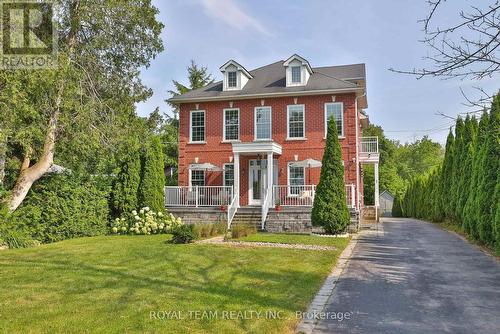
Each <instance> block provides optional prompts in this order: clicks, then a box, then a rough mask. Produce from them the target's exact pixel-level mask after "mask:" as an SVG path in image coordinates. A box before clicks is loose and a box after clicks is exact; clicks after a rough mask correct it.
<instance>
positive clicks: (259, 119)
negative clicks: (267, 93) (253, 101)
mask: <svg viewBox="0 0 500 334" xmlns="http://www.w3.org/2000/svg"><path fill="white" fill-rule="evenodd" d="M262 139H271V107H256V108H255V140H262Z"/></svg>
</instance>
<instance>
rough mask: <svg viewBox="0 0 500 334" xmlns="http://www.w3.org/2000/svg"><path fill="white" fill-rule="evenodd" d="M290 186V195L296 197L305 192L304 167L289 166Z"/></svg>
mask: <svg viewBox="0 0 500 334" xmlns="http://www.w3.org/2000/svg"><path fill="white" fill-rule="evenodd" d="M288 185H289V186H290V187H289V192H290V193H289V195H292V196H295V195H299V194H300V192H301V191H302V190H304V187H303V186H304V185H305V168H304V167H293V166H291V165H290V164H289V165H288Z"/></svg>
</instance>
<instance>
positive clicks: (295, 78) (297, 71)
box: [292, 66, 302, 84]
mask: <svg viewBox="0 0 500 334" xmlns="http://www.w3.org/2000/svg"><path fill="white" fill-rule="evenodd" d="M301 72H302V66H292V83H295V84H299V83H300V82H301V81H302V78H301V77H302V75H301Z"/></svg>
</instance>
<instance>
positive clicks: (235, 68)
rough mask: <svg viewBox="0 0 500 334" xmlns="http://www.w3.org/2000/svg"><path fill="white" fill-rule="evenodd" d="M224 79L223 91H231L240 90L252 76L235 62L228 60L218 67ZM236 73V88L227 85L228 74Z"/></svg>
mask: <svg viewBox="0 0 500 334" xmlns="http://www.w3.org/2000/svg"><path fill="white" fill-rule="evenodd" d="M220 71H221V72H222V74H223V76H224V79H223V81H222V82H223V84H222V89H223V90H224V91H231V90H241V89H242V88H243V87H245V85H246V84H247V82H248V80H250V79H252V78H253V76H252V75H251V74H250V72H248V71H247V70H246V69H245V68H244V67H243V66H241V65H240V64H238V63H237V62H235V61H234V60H232V59H231V60H229V61H228V62H226V63H225V64H224V65H222V66H221V67H220ZM232 72H235V73H236V86H230V85H229V73H232Z"/></svg>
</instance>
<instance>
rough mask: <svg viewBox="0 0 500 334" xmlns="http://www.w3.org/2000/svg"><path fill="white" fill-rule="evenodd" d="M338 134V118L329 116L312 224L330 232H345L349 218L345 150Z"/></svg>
mask: <svg viewBox="0 0 500 334" xmlns="http://www.w3.org/2000/svg"><path fill="white" fill-rule="evenodd" d="M337 133H338V132H337V126H336V125H335V121H334V119H333V118H330V121H329V122H328V134H327V138H326V147H325V153H324V154H323V165H322V167H321V176H320V180H319V184H318V188H317V190H316V196H315V197H314V205H313V209H312V212H311V220H312V224H313V225H314V226H322V227H323V228H324V229H325V231H326V232H328V233H339V232H342V231H343V230H344V229H345V228H346V227H347V225H348V224H349V221H350V215H349V210H348V209H347V203H346V194H345V186H344V166H343V165H342V151H341V148H340V144H339V139H338V135H337Z"/></svg>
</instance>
